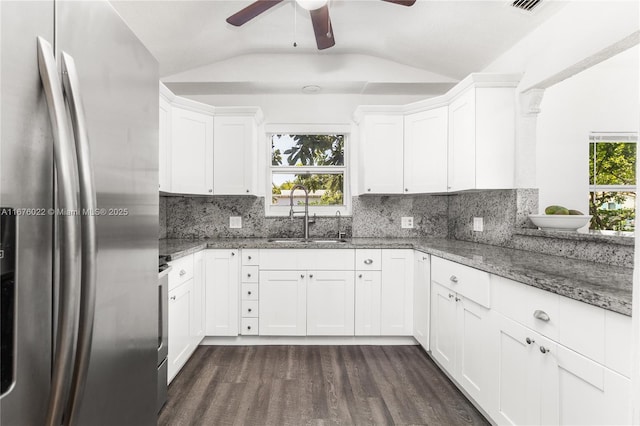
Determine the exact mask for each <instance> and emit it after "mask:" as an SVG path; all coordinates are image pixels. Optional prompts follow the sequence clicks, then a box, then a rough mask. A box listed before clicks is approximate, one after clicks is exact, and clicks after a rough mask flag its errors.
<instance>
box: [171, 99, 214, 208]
mask: <svg viewBox="0 0 640 426" xmlns="http://www.w3.org/2000/svg"><path fill="white" fill-rule="evenodd" d="M171 115H172V122H171V159H170V161H171V191H172V192H175V193H179V194H199V195H212V194H213V117H212V116H211V115H208V114H203V113H199V112H195V111H190V110H186V109H182V108H178V107H175V106H174V107H173V109H172V111H171Z"/></svg>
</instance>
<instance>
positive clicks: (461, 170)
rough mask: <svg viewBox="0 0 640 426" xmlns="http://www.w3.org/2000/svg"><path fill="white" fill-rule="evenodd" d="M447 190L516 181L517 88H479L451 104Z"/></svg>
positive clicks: (506, 185) (491, 186)
mask: <svg viewBox="0 0 640 426" xmlns="http://www.w3.org/2000/svg"><path fill="white" fill-rule="evenodd" d="M448 167H449V172H448V175H449V176H448V181H449V183H448V190H449V191H461V190H466V189H505V188H513V187H514V184H515V89H514V88H512V87H476V86H472V87H471V88H469V89H467V90H466V91H464V92H463V93H462V94H461V95H460V96H458V97H457V98H456V99H455V100H453V102H451V104H450V105H449V160H448Z"/></svg>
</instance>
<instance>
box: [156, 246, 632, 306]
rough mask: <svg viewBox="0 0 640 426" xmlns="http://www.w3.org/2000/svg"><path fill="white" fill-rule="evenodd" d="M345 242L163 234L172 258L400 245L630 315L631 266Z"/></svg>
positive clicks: (492, 250) (491, 250) (487, 250)
mask: <svg viewBox="0 0 640 426" xmlns="http://www.w3.org/2000/svg"><path fill="white" fill-rule="evenodd" d="M346 241H347V242H344V243H339V242H336V243H327V242H322V243H315V242H299V241H296V240H291V241H285V242H283V240H278V242H274V241H270V239H267V238H228V239H223V238H221V239H201V240H184V239H161V240H160V244H159V251H160V255H166V256H169V260H175V259H177V258H180V257H183V256H187V255H189V254H192V253H195V252H197V251H199V250H203V249H207V248H210V249H225V248H229V249H231V248H233V249H243V248H252V249H277V248H296V249H305V248H309V249H311V248H320V249H365V248H380V249H399V248H408V249H415V250H419V251H422V252H424V253H428V254H431V255H434V256H437V257H441V258H443V259H447V260H451V261H453V262H457V263H460V264H463V265H467V266H470V267H473V268H476V269H479V270H482V271H485V272H489V273H491V274H495V275H498V276H501V277H505V278H509V279H512V280H515V281H518V282H521V283H523V284H527V285H530V286H532V287H536V288H539V289H542V290H546V291H550V292H552V293H556V294H559V295H561V296H566V297H569V298H571V299H574V300H578V301H581V302H584V303H588V304H590V305H594V306H598V307H601V308H604V309H607V310H610V311H614V312H618V313H621V314H624V315H628V316H630V315H631V292H632V281H633V279H632V277H633V269H632V268H625V267H621V266H613V265H607V264H604V263H596V262H591V261H584V260H576V259H570V258H566V257H561V256H553V255H548V254H541V253H536V252H530V251H524V250H516V249H511V248H505V247H499V246H493V245H487V244H478V243H473V242H468V241H460V240H451V239H446V238H352V239H348V240H346Z"/></svg>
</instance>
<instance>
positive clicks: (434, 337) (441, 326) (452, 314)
mask: <svg viewBox="0 0 640 426" xmlns="http://www.w3.org/2000/svg"><path fill="white" fill-rule="evenodd" d="M455 297H456V296H455V293H454V292H453V291H451V290H449V289H447V288H445V287H443V286H441V285H440V284H438V283H435V282H432V283H431V335H430V338H431V340H430V347H431V354H432V355H433V357H434V358H435V359H436V360H437V361H438V362H439V363H440V365H441V366H442V367H443V368H444V369H445V370H447V372H449V374H451V375H453V374H454V372H455V357H456V319H457V318H456V301H455Z"/></svg>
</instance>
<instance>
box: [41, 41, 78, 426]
mask: <svg viewBox="0 0 640 426" xmlns="http://www.w3.org/2000/svg"><path fill="white" fill-rule="evenodd" d="M37 41H38V43H37V44H38V70H39V72H40V79H41V81H42V86H43V89H44V95H45V99H46V102H47V107H48V110H49V118H50V121H51V128H52V130H53V153H54V159H55V164H56V174H57V179H58V189H57V192H58V197H57V202H58V211H61V212H62V214H60V217H59V220H60V228H61V232H60V268H59V271H60V272H59V273H60V279H59V289H58V292H59V297H58V317H57V328H56V337H55V349H54V354H53V363H52V367H51V369H52V371H51V393H50V395H49V404H48V408H47V418H46V423H45V424H46V425H48V426H59V425H60V424H61V420H62V414H63V412H64V408H65V404H66V400H67V396H68V386H69V379H70V376H71V371H72V367H73V358H74V340H75V337H76V330H77V322H78V298H79V289H80V262H79V259H80V229H79V226H78V225H79V221H78V205H79V204H78V179H77V169H76V163H75V155H74V151H75V150H74V147H73V139H72V136H71V132H70V131H69V128H68V125H67V112H66V108H65V103H64V95H63V93H62V84H61V83H60V78H59V77H58V73H57V68H56V60H55V57H54V54H53V48H52V47H51V44H50V43H49V42H47V41H46V40H45V39H43V38H41V37H38V39H37Z"/></svg>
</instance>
